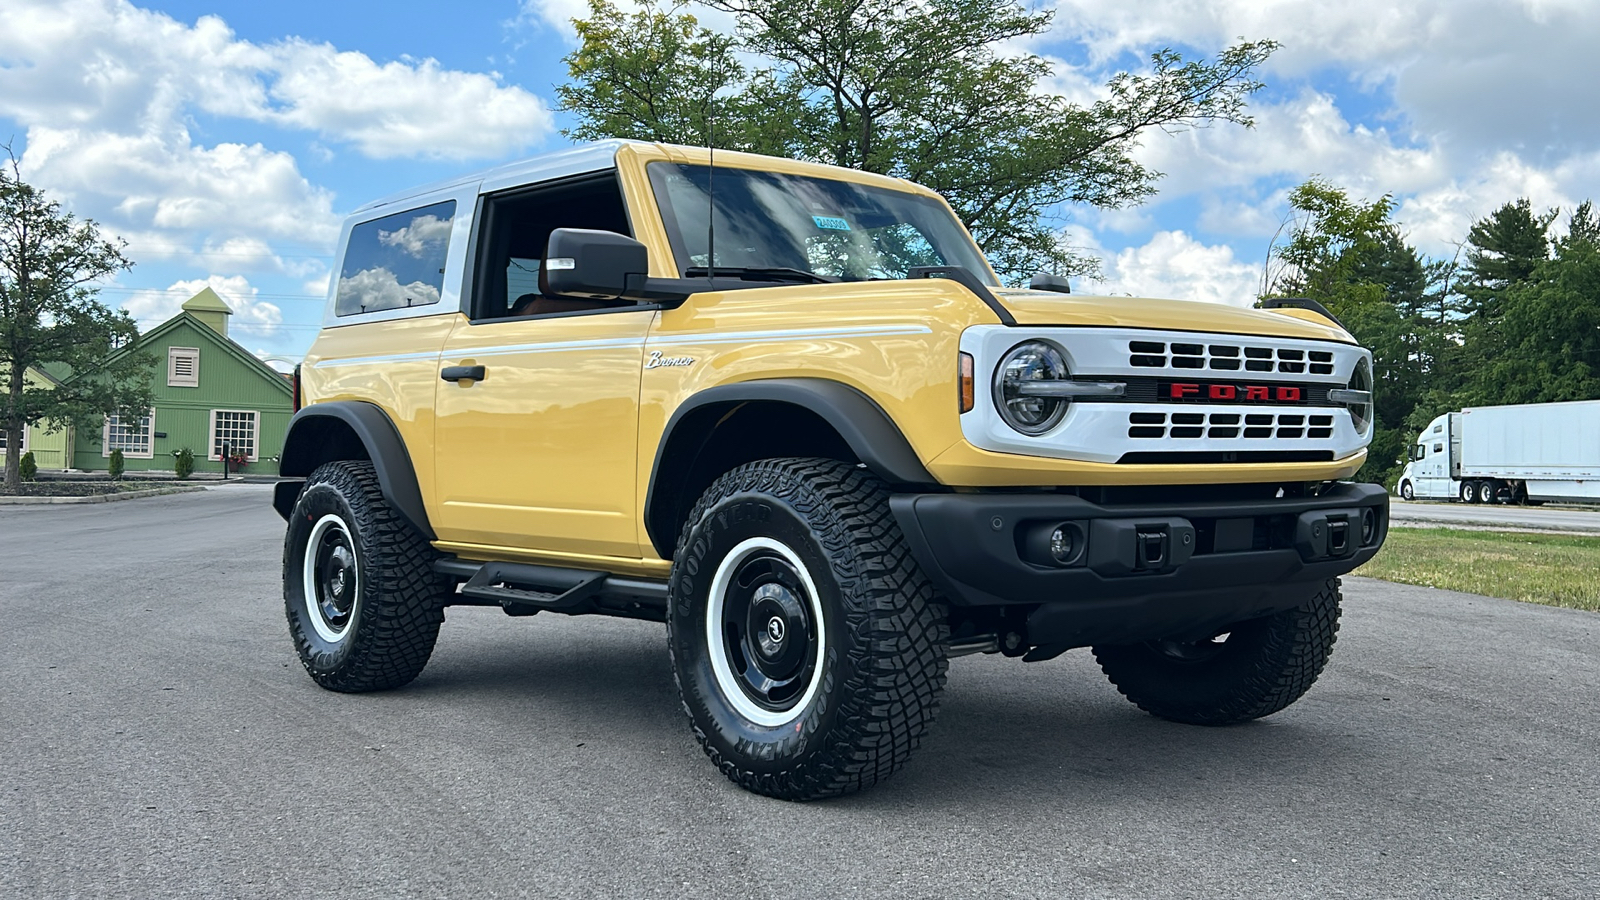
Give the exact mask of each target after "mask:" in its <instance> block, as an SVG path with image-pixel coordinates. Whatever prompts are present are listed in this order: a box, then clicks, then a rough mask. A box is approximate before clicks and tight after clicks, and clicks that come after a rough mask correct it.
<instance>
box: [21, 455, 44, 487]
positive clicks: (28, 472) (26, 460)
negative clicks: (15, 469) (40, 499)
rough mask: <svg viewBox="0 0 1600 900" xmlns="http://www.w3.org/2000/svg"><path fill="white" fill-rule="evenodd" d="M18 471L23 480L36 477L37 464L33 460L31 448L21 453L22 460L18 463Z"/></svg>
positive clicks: (30, 479)
mask: <svg viewBox="0 0 1600 900" xmlns="http://www.w3.org/2000/svg"><path fill="white" fill-rule="evenodd" d="M19 472H20V474H21V476H22V480H23V481H32V480H33V479H34V478H36V477H38V475H39V464H38V463H36V462H34V460H33V451H32V450H29V451H28V452H27V453H24V454H22V462H21V464H20V465H19Z"/></svg>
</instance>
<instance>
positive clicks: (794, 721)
mask: <svg viewBox="0 0 1600 900" xmlns="http://www.w3.org/2000/svg"><path fill="white" fill-rule="evenodd" d="M887 501H888V495H887V492H886V491H885V489H884V487H883V485H882V483H881V482H879V481H878V480H877V479H876V478H875V477H873V476H872V475H871V474H870V473H868V472H867V471H865V470H864V469H860V468H857V467H855V466H852V465H850V464H847V463H842V462H838V461H836V460H827V459H771V460H761V461H758V462H754V463H749V464H747V465H744V466H740V467H739V468H737V469H734V470H733V471H731V472H728V473H727V474H725V475H723V476H722V477H720V478H718V479H717V481H716V482H715V483H713V484H712V485H711V487H710V488H709V489H707V491H706V492H705V494H704V495H703V496H702V497H701V498H700V501H699V502H698V503H697V504H696V505H695V508H694V510H693V511H692V512H691V513H690V515H689V520H688V522H687V523H686V525H685V527H684V529H683V533H682V536H681V537H680V538H679V541H678V548H677V552H676V553H675V554H674V556H673V567H672V579H671V582H670V584H669V586H668V600H669V606H668V611H667V635H668V647H669V648H670V650H671V654H672V667H673V675H674V677H675V679H676V681H677V685H678V695H679V697H680V698H681V699H682V701H683V707H684V711H685V712H686V713H687V714H688V716H689V721H690V724H691V725H692V727H693V729H694V733H695V737H696V738H697V739H698V740H699V742H700V745H701V747H702V748H703V749H704V750H705V752H706V755H707V756H709V757H710V758H711V760H712V762H713V763H715V764H716V765H717V767H718V768H719V769H721V770H722V772H723V773H724V774H725V775H726V776H727V777H728V778H729V779H731V780H732V781H733V782H734V783H736V784H738V785H740V786H741V787H744V788H746V789H748V790H751V791H755V792H757V793H761V794H766V795H768V796H772V797H779V798H782V799H786V800H811V799H816V798H820V797H828V796H834V795H837V794H843V793H848V792H851V791H855V790H859V789H861V788H863V787H866V786H868V785H871V784H873V783H875V782H877V781H880V780H882V779H884V778H887V777H888V776H889V775H890V774H891V773H893V772H894V771H895V770H896V769H898V768H899V767H900V766H901V765H903V764H904V763H905V761H906V760H907V759H908V758H909V757H910V755H911V752H912V750H914V749H915V748H916V746H917V744H918V743H919V742H920V741H921V739H922V736H923V734H924V733H925V732H926V731H927V729H928V727H929V725H930V724H931V723H932V722H933V719H934V716H935V714H936V713H937V711H938V702H939V694H940V692H941V691H942V689H943V687H944V680H945V670H946V660H945V654H944V644H945V641H946V638H947V637H948V627H947V623H946V612H945V609H944V604H943V603H942V602H940V600H939V599H938V598H937V597H936V596H935V594H934V591H933V588H932V586H931V585H930V584H929V583H928V581H927V579H926V578H925V577H924V576H923V575H922V573H921V572H920V571H919V570H918V569H917V567H916V564H915V563H914V562H913V561H912V559H911V555H910V553H909V552H908V551H907V549H906V547H905V543H904V539H903V537H902V536H901V534H900V531H899V526H898V525H897V524H896V522H895V521H894V517H893V515H892V514H891V513H890V511H889V506H888V502H887Z"/></svg>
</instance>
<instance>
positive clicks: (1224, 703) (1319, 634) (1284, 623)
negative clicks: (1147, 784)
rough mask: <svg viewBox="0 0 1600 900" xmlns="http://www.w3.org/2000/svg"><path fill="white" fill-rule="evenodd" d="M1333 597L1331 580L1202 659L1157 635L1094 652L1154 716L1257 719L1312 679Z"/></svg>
mask: <svg viewBox="0 0 1600 900" xmlns="http://www.w3.org/2000/svg"><path fill="white" fill-rule="evenodd" d="M1339 600H1340V595H1339V580H1338V579H1337V578H1335V579H1332V580H1330V581H1329V582H1328V583H1327V584H1326V585H1324V586H1323V588H1322V590H1320V591H1318V592H1317V594H1316V596H1315V597H1313V598H1312V599H1310V600H1308V601H1306V602H1305V603H1303V604H1301V605H1300V606H1298V607H1296V608H1294V609H1291V610H1287V611H1284V612H1280V613H1275V614H1273V615H1270V616H1266V617H1263V618H1260V619H1252V620H1250V621H1248V622H1240V623H1237V624H1235V625H1234V626H1232V628H1231V630H1230V631H1229V634H1228V638H1227V640H1226V641H1225V642H1223V643H1222V644H1221V645H1219V646H1216V647H1215V648H1214V652H1211V655H1209V656H1205V657H1204V658H1195V659H1184V658H1179V657H1178V656H1175V655H1173V653H1172V652H1171V645H1170V644H1168V645H1163V643H1162V642H1157V641H1149V642H1145V643H1141V644H1118V645H1114V646H1113V645H1106V646H1096V647H1095V648H1094V657H1095V660H1096V661H1098V662H1099V663H1100V669H1101V671H1103V672H1105V674H1106V677H1107V678H1109V679H1110V680H1111V683H1112V684H1114V685H1116V688H1117V690H1118V691H1121V692H1122V694H1123V696H1125V697H1127V698H1128V699H1129V700H1131V701H1133V703H1134V704H1135V705H1137V706H1138V707H1139V708H1140V709H1142V710H1144V711H1145V712H1147V713H1150V714H1151V715H1153V716H1158V717H1160V718H1163V719H1169V720H1171V721H1174V722H1183V723H1186V724H1190V725H1232V724H1235V723H1237V722H1245V721H1249V720H1251V719H1259V718H1261V717H1262V716H1270V715H1272V714H1273V713H1275V712H1278V711H1279V710H1282V709H1284V708H1285V707H1287V706H1289V705H1290V704H1291V703H1294V702H1295V701H1296V700H1299V699H1300V698H1301V697H1302V696H1303V695H1304V694H1305V692H1306V691H1308V690H1310V689H1311V685H1312V684H1313V683H1315V682H1316V680H1317V676H1318V675H1320V674H1321V673H1322V667H1323V666H1324V665H1325V664H1326V663H1327V661H1328V654H1329V653H1330V652H1332V650H1333V643H1334V640H1335V638H1336V636H1337V634H1338V632H1339ZM1181 646H1194V645H1181ZM1211 649H1212V648H1209V647H1208V648H1207V649H1206V652H1210V651H1211ZM1201 655H1203V654H1201Z"/></svg>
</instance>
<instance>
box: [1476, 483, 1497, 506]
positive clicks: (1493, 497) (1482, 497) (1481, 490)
mask: <svg viewBox="0 0 1600 900" xmlns="http://www.w3.org/2000/svg"><path fill="white" fill-rule="evenodd" d="M1478 502H1479V503H1499V502H1500V492H1499V491H1498V490H1497V489H1496V488H1495V483H1494V482H1492V481H1480V482H1478Z"/></svg>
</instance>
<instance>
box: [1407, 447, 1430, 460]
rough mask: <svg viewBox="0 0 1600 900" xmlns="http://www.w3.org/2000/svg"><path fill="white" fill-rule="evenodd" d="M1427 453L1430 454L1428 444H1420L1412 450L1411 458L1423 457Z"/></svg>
mask: <svg viewBox="0 0 1600 900" xmlns="http://www.w3.org/2000/svg"><path fill="white" fill-rule="evenodd" d="M1427 455H1428V446H1427V445H1426V444H1418V445H1417V446H1416V447H1414V448H1413V449H1412V450H1411V458H1412V459H1421V458H1423V457H1424V456H1427Z"/></svg>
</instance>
